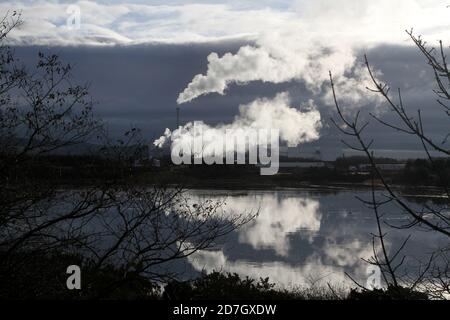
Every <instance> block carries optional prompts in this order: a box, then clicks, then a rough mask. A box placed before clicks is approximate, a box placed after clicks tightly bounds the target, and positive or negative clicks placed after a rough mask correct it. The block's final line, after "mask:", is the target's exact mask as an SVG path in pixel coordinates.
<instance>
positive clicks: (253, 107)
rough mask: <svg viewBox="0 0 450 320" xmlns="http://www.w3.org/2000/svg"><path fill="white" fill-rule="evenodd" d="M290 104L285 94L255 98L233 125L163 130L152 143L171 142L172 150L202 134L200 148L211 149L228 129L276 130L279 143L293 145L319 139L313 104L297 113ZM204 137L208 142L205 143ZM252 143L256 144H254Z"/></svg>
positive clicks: (318, 115) (243, 109)
mask: <svg viewBox="0 0 450 320" xmlns="http://www.w3.org/2000/svg"><path fill="white" fill-rule="evenodd" d="M289 104H290V97H289V94H288V93H286V92H284V93H280V94H278V95H277V96H275V97H274V98H273V99H257V100H255V101H253V102H251V103H250V104H247V105H241V106H240V108H239V115H238V116H236V117H235V119H234V121H233V122H232V123H229V124H222V125H218V126H215V127H211V126H208V125H207V124H205V123H203V122H196V123H195V126H194V124H193V123H188V124H186V125H185V126H183V127H180V128H178V129H177V130H175V131H173V132H171V131H170V130H169V129H166V132H165V133H164V135H163V136H161V137H160V138H159V139H157V140H155V141H154V145H155V146H157V147H163V146H165V145H166V144H168V143H171V145H172V147H176V145H177V144H180V143H185V141H191V140H192V139H193V138H195V137H197V136H198V135H199V134H202V137H203V144H204V145H203V149H204V150H213V149H214V148H212V147H211V146H212V145H214V144H216V143H217V142H218V141H225V139H226V137H225V134H226V131H227V130H244V131H245V130H251V129H256V130H257V129H278V130H279V131H280V140H281V141H283V142H286V143H288V144H289V145H295V146H296V145H299V144H301V143H304V142H310V141H314V140H316V139H318V138H319V130H320V128H321V122H320V113H319V112H318V111H317V109H316V107H315V105H314V103H313V102H312V101H309V102H308V104H307V105H306V106H304V108H303V110H297V109H296V108H293V107H291V106H289ZM199 129H200V130H199ZM244 134H245V133H244ZM207 137H211V139H209V140H208V139H207ZM218 137H219V138H218ZM205 138H206V139H205ZM251 143H255V144H256V143H257V141H252V142H251Z"/></svg>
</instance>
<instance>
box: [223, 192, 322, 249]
mask: <svg viewBox="0 0 450 320" xmlns="http://www.w3.org/2000/svg"><path fill="white" fill-rule="evenodd" d="M255 205H256V206H259V207H258V209H259V215H258V217H257V218H256V219H255V220H254V221H252V222H251V223H249V224H248V225H246V226H245V227H244V228H242V229H240V230H239V242H241V243H247V244H250V245H251V246H252V247H253V248H254V249H255V250H258V249H267V248H270V249H273V250H275V252H276V253H277V254H278V255H280V256H287V255H288V254H289V250H290V247H291V246H290V242H289V235H292V234H294V233H296V232H299V234H300V235H302V236H303V237H308V239H309V241H312V236H311V232H317V231H319V229H320V220H321V217H322V215H321V213H320V210H319V202H318V201H317V200H314V199H307V198H304V197H297V198H294V197H286V198H279V197H278V196H277V194H263V195H253V196H247V197H242V196H241V197H229V198H228V199H227V203H226V207H225V210H228V211H232V212H239V210H242V209H244V210H245V211H250V210H252V209H253V210H255ZM302 230H303V231H304V232H300V231H302Z"/></svg>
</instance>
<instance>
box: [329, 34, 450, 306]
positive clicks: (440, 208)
mask: <svg viewBox="0 0 450 320" xmlns="http://www.w3.org/2000/svg"><path fill="white" fill-rule="evenodd" d="M407 33H408V35H409V36H410V38H411V40H412V41H413V42H414V44H415V45H416V46H417V48H418V49H419V50H420V51H421V52H422V53H423V55H424V56H425V58H426V60H427V62H428V64H429V66H430V67H431V70H432V71H433V74H434V80H435V84H436V89H435V90H434V92H435V94H436V96H437V99H436V101H437V104H438V106H439V107H440V108H441V109H442V117H443V118H446V119H449V120H450V118H449V117H450V106H449V105H448V104H449V103H450V71H449V69H448V64H447V58H446V53H445V48H444V46H443V44H442V42H440V46H439V48H438V49H437V50H436V49H434V48H429V47H428V46H427V44H426V42H424V41H423V40H422V39H421V38H420V37H416V36H415V35H414V34H413V33H412V32H410V31H407ZM365 64H366V67H367V70H368V72H369V75H370V78H371V80H372V82H373V85H374V88H372V89H369V90H370V91H372V92H374V93H376V94H379V95H381V96H382V97H383V98H384V101H385V103H386V105H387V106H388V108H389V110H390V111H391V113H392V114H394V115H395V116H396V118H397V120H398V121H396V122H387V121H385V120H384V119H382V118H381V117H380V116H377V115H374V114H370V117H371V118H372V119H373V120H375V121H376V122H378V123H380V124H381V125H383V126H385V127H386V128H389V129H392V130H395V131H397V132H400V133H402V134H405V135H408V136H412V137H415V138H416V139H417V143H418V144H419V145H420V146H421V147H422V148H423V150H424V154H425V155H426V157H427V160H420V161H417V162H415V163H414V164H411V163H410V164H409V165H408V167H407V170H413V171H414V173H415V174H414V178H413V179H416V180H415V182H417V179H419V180H420V182H421V183H422V184H427V182H429V179H430V178H431V177H434V178H435V179H436V180H437V183H436V184H437V186H438V190H436V191H434V192H436V193H437V194H438V195H440V196H442V201H439V202H433V203H429V202H426V203H425V204H422V205H421V206H420V207H419V208H417V207H412V206H411V205H409V204H408V202H407V201H406V200H405V198H404V197H402V194H401V191H400V190H398V189H397V188H395V187H394V186H392V185H390V184H389V182H388V181H387V179H386V178H385V176H384V175H383V173H382V172H381V171H380V170H379V169H378V168H377V166H376V161H375V159H374V156H373V152H372V149H371V147H372V145H373V142H374V141H373V140H367V139H366V137H365V135H364V132H365V129H366V128H367V126H368V125H369V124H370V122H369V121H362V120H361V119H362V117H361V116H360V112H358V113H357V115H356V117H355V118H351V117H350V116H348V115H346V114H344V112H343V110H342V107H341V106H340V104H339V102H338V98H337V93H336V90H335V86H334V83H333V78H332V75H331V73H330V80H331V88H332V91H333V95H334V101H335V105H336V109H337V113H338V119H339V121H335V124H336V127H337V128H339V130H340V131H341V132H342V133H343V134H344V135H345V136H347V137H350V139H351V141H350V142H348V143H347V144H348V145H349V146H350V147H351V148H352V149H353V150H357V151H359V152H363V153H364V154H365V156H366V158H367V159H368V161H369V163H370V164H371V166H372V172H373V179H376V180H377V181H380V183H381V185H382V187H383V190H384V192H383V194H382V195H381V196H378V197H376V196H375V191H374V189H375V187H374V186H373V188H372V189H373V192H372V193H373V197H372V199H361V200H362V201H363V203H364V204H366V205H368V206H369V207H370V208H372V209H373V210H374V212H375V216H376V221H377V229H378V233H377V234H376V235H374V250H373V251H374V255H373V257H372V259H370V261H368V262H369V263H371V264H374V265H377V266H379V267H380V269H381V271H382V274H383V278H384V280H385V282H386V284H387V286H388V287H389V288H390V290H391V291H392V289H401V288H402V289H403V288H405V287H406V288H407V289H411V290H415V289H417V290H420V291H424V292H426V293H428V294H429V295H431V296H433V297H437V298H445V297H448V294H449V293H450V290H449V288H450V287H449V286H450V268H449V256H448V253H449V252H448V250H449V247H448V245H447V246H446V247H442V248H440V249H439V250H437V252H435V253H433V254H431V255H430V259H429V261H423V262H422V263H421V265H420V266H419V271H418V272H416V274H415V277H414V278H413V277H411V275H404V274H402V275H400V274H399V268H400V266H401V265H403V263H404V262H405V259H407V257H405V256H403V255H402V251H403V249H404V247H405V245H406V243H407V240H408V239H406V240H405V242H404V243H403V244H400V245H399V247H398V249H395V250H394V249H389V248H387V244H386V242H385V238H386V233H385V231H383V228H384V227H385V226H388V227H390V228H394V229H410V228H421V229H425V230H429V231H432V232H436V233H438V234H440V235H442V236H444V238H447V239H448V237H450V210H449V209H450V208H449V199H450V197H449V196H450V195H449V179H448V177H449V176H448V159H445V158H448V156H449V155H450V150H449V149H448V138H449V136H450V133H446V134H445V135H444V136H443V137H442V139H441V140H440V141H436V140H435V139H433V138H432V137H431V136H430V135H429V134H428V133H427V131H426V129H425V124H424V122H423V113H424V112H427V110H420V109H419V110H417V111H416V113H415V115H413V114H412V113H411V111H410V110H408V108H407V106H406V105H405V103H404V99H403V98H402V93H401V90H400V89H398V91H397V93H396V97H394V96H393V95H391V92H390V87H389V86H388V85H387V84H384V83H382V82H380V81H379V80H377V79H376V77H375V74H374V72H373V71H372V68H371V66H370V64H369V61H368V58H367V56H366V57H365ZM430 107H431V104H430V106H429V108H430ZM388 203H393V204H395V205H396V206H397V207H398V208H399V210H401V211H402V212H403V213H404V215H405V217H407V218H408V222H407V223H405V224H402V225H392V224H390V223H388V222H387V221H386V220H385V219H383V216H384V214H382V213H381V210H382V208H383V206H385V205H386V204H388ZM394 291H395V290H394Z"/></svg>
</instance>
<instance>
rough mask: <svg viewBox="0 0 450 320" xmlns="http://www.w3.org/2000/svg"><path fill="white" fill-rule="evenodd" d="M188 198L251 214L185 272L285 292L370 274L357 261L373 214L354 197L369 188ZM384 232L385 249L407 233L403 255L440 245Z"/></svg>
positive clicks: (389, 212) (393, 210)
mask: <svg viewBox="0 0 450 320" xmlns="http://www.w3.org/2000/svg"><path fill="white" fill-rule="evenodd" d="M188 196H189V197H190V198H191V200H192V201H200V200H202V199H215V200H224V201H225V202H226V204H225V205H224V207H223V209H222V210H224V211H225V213H227V214H232V213H233V212H256V211H257V210H259V215H258V217H257V218H256V219H255V220H253V221H251V222H250V223H249V224H247V225H245V226H244V227H242V228H241V229H239V230H236V231H235V232H233V233H232V234H230V235H229V236H227V237H226V238H225V239H223V241H221V243H220V244H218V246H217V250H208V251H201V252H198V253H196V254H195V255H193V256H191V257H189V259H188V261H187V271H186V272H187V274H188V275H192V274H195V273H196V272H201V271H202V270H205V271H208V272H210V271H213V270H215V271H222V272H232V273H238V274H240V275H242V276H251V277H253V278H256V279H258V278H259V277H263V278H266V277H269V278H270V281H271V282H274V283H276V284H277V285H279V286H281V287H286V288H291V287H296V286H310V285H326V284H327V283H330V284H333V285H336V286H341V285H343V286H347V285H350V284H352V282H351V280H350V279H349V278H348V277H347V276H346V275H345V272H347V273H348V274H350V275H351V276H352V277H353V278H355V279H357V280H358V281H360V282H361V283H363V284H366V280H367V278H368V274H371V273H372V270H370V269H368V264H367V263H366V262H364V261H362V258H366V259H368V258H370V257H371V256H372V255H373V251H372V236H371V233H376V220H375V217H374V213H373V211H372V210H371V209H369V208H366V207H365V206H364V205H363V204H362V203H361V202H360V201H359V200H357V199H356V198H355V196H359V197H361V198H364V199H370V197H371V192H370V191H344V192H338V193H330V192H325V191H324V192H320V191H303V190H302V191H299V190H279V191H217V190H214V191H211V190H194V191H189V194H188ZM378 196H381V193H378ZM411 205H413V206H414V204H413V203H412V204H411ZM382 212H383V213H386V215H385V217H384V218H385V220H387V221H389V223H391V224H396V225H402V224H405V223H406V222H407V216H406V215H405V214H403V213H402V211H401V210H400V208H398V207H396V206H395V205H389V206H386V207H385V208H384V210H382ZM385 231H387V232H388V235H387V242H388V244H389V247H390V248H391V250H395V248H397V247H398V246H400V245H401V243H402V242H403V240H404V239H405V238H406V237H407V236H408V235H412V238H411V240H410V241H409V242H408V245H407V247H406V249H405V252H404V253H405V254H406V255H408V256H411V257H414V258H415V259H420V260H423V261H425V260H426V259H427V257H429V255H428V254H430V253H432V252H433V251H434V250H435V249H436V248H438V247H439V246H441V245H442V244H443V243H445V242H444V241H445V239H443V238H441V237H439V236H438V235H436V234H435V233H432V232H425V231H421V230H416V229H415V230H394V229H390V228H388V227H386V228H385ZM400 258H401V257H400ZM415 265H416V264H415V263H414V259H409V260H407V261H406V263H405V267H404V268H403V271H407V272H414V270H415ZM353 286H354V285H353Z"/></svg>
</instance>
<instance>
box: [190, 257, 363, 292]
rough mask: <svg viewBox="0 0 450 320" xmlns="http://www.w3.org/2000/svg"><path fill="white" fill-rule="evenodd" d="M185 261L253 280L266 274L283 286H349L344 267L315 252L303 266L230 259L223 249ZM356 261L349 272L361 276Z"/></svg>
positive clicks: (360, 270) (196, 267)
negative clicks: (330, 262)
mask: <svg viewBox="0 0 450 320" xmlns="http://www.w3.org/2000/svg"><path fill="white" fill-rule="evenodd" d="M188 260H189V262H190V263H191V265H192V266H193V268H194V269H195V270H197V271H203V270H206V271H207V272H212V271H213V270H215V271H221V272H231V273H237V274H239V275H241V276H249V277H251V278H255V279H259V278H260V277H263V278H265V277H269V278H270V281H271V282H273V283H276V284H277V285H278V286H280V287H284V288H290V287H295V286H308V285H313V284H314V285H325V284H327V283H330V284H333V285H343V286H347V285H348V286H350V285H352V283H351V280H350V279H349V278H347V277H346V275H345V274H344V268H343V267H339V266H332V265H325V264H323V263H322V262H321V259H320V258H319V257H318V256H317V255H313V256H311V257H310V258H308V259H307V261H306V263H304V264H302V265H289V264H287V263H284V262H277V261H275V262H265V263H262V264H261V263H258V264H251V263H248V262H246V261H229V260H228V259H227V257H225V255H224V253H223V252H222V251H200V252H197V253H196V254H194V255H193V256H191V257H189V258H188ZM355 261H358V262H359V263H357V264H356V263H355V264H353V265H352V274H353V275H355V274H356V275H357V276H359V277H361V276H362V275H364V274H365V273H364V271H365V264H364V263H363V262H362V261H360V260H359V259H355Z"/></svg>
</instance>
